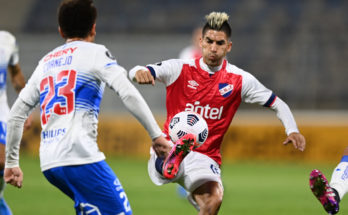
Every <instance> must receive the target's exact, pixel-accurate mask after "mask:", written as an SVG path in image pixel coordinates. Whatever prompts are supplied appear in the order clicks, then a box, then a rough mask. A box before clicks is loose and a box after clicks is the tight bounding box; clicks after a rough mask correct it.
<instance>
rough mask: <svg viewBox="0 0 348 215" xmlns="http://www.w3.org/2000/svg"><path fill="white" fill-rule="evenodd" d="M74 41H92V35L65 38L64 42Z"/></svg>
mask: <svg viewBox="0 0 348 215" xmlns="http://www.w3.org/2000/svg"><path fill="white" fill-rule="evenodd" d="M75 41H84V42H93V41H94V36H87V37H85V38H81V37H73V38H67V39H66V41H65V42H66V43H70V42H75Z"/></svg>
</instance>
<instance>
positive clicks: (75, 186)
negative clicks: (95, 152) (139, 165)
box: [43, 161, 132, 215]
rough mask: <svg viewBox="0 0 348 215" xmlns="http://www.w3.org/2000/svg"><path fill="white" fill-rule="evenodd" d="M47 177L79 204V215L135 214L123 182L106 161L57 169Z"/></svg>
mask: <svg viewBox="0 0 348 215" xmlns="http://www.w3.org/2000/svg"><path fill="white" fill-rule="evenodd" d="M43 174H44V175H45V177H46V178H47V180H48V181H49V182H50V183H51V184H53V185H54V186H56V187H57V188H58V189H60V190H61V191H62V192H63V193H65V194H66V195H68V196H69V197H70V198H71V199H72V200H74V201H75V206H74V207H75V210H76V214H79V215H80V214H88V215H101V214H102V215H109V214H110V215H118V214H120V215H131V214H132V209H131V207H130V205H129V202H128V198H127V196H126V193H125V192H124V190H123V187H122V185H121V183H120V181H119V180H118V178H117V176H116V175H115V173H114V172H113V171H112V169H111V168H110V167H109V165H108V164H107V163H106V162H105V161H100V162H97V163H92V164H85V165H76V166H62V167H56V168H52V169H48V170H46V171H44V172H43Z"/></svg>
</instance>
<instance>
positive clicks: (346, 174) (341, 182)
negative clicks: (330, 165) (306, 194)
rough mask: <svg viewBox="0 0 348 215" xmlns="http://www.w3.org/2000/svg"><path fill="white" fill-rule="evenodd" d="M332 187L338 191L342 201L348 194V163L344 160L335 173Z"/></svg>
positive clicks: (332, 178)
mask: <svg viewBox="0 0 348 215" xmlns="http://www.w3.org/2000/svg"><path fill="white" fill-rule="evenodd" d="M345 157H346V156H345ZM330 186H331V187H332V188H334V189H335V190H337V192H338V194H339V197H340V199H342V198H343V196H344V195H345V194H346V193H347V192H348V162H347V161H345V160H344V159H342V161H341V163H339V164H338V165H337V167H336V168H335V170H334V171H333V173H332V177H331V182H330Z"/></svg>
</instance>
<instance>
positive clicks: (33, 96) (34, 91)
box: [19, 63, 42, 107]
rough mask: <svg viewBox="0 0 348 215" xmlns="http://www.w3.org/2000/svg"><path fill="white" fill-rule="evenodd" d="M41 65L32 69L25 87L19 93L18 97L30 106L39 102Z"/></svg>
mask: <svg viewBox="0 0 348 215" xmlns="http://www.w3.org/2000/svg"><path fill="white" fill-rule="evenodd" d="M41 67H42V65H41V64H40V63H39V65H38V66H37V67H36V69H35V70H34V72H33V74H32V75H31V77H30V78H29V80H28V82H27V83H26V85H25V87H24V88H23V89H22V90H21V92H20V93H19V98H21V99H22V101H23V102H25V103H27V104H28V105H30V106H34V107H35V106H36V105H37V104H38V103H39V102H40V88H39V87H40V83H39V82H40V71H41Z"/></svg>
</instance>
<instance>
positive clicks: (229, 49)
mask: <svg viewBox="0 0 348 215" xmlns="http://www.w3.org/2000/svg"><path fill="white" fill-rule="evenodd" d="M231 49H232V41H228V47H227V52H230V51H231Z"/></svg>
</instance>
